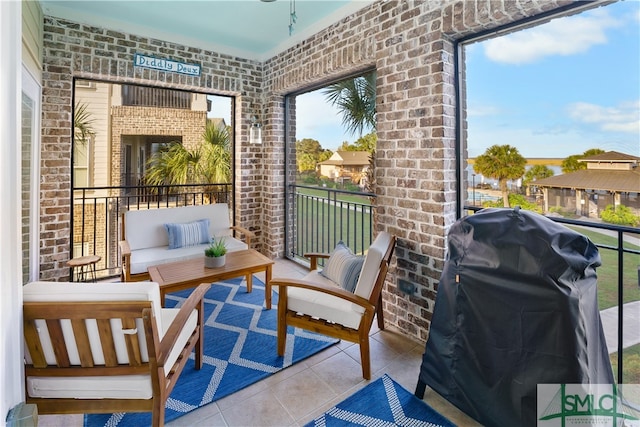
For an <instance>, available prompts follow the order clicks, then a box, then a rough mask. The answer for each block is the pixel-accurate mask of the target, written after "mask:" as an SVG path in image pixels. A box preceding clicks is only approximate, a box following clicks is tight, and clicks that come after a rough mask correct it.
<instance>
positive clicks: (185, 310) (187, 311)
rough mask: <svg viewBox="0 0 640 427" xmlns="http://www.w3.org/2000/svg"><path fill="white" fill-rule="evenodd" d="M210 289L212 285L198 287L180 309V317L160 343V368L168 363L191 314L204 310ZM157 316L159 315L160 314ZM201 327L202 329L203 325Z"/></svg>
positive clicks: (175, 320) (204, 284)
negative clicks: (203, 305)
mask: <svg viewBox="0 0 640 427" xmlns="http://www.w3.org/2000/svg"><path fill="white" fill-rule="evenodd" d="M209 288H211V283H202V284H201V285H198V287H197V288H195V289H194V291H193V292H191V295H189V298H187V300H186V301H185V302H184V304H182V306H181V307H180V311H179V312H178V315H177V316H176V318H175V319H174V320H173V322H172V323H171V326H169V329H168V330H167V333H166V334H164V337H162V341H161V342H160V356H159V357H158V366H164V364H165V363H166V361H167V357H169V354H170V353H171V350H172V349H173V347H174V346H175V344H176V341H177V339H178V336H179V335H180V332H182V328H183V327H184V324H185V323H186V321H187V319H188V318H189V316H190V315H191V312H192V311H193V310H194V309H195V308H198V309H200V310H202V308H203V307H202V300H203V299H204V294H206V293H207V291H208V290H209ZM157 315H159V313H158V314H157ZM199 326H200V327H202V325H199Z"/></svg>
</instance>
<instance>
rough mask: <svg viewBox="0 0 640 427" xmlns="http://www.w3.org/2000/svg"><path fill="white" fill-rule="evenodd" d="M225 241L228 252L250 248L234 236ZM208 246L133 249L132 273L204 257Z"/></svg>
mask: <svg viewBox="0 0 640 427" xmlns="http://www.w3.org/2000/svg"><path fill="white" fill-rule="evenodd" d="M224 243H225V245H226V246H227V252H234V251H240V250H245V249H249V247H248V246H247V244H246V243H244V242H243V241H241V240H238V239H235V238H233V237H225V239H224ZM208 247H209V244H204V245H197V246H187V247H184V248H179V249H169V247H168V246H161V247H157V248H146V249H139V250H137V251H132V252H131V266H130V273H131V274H139V273H146V272H147V271H148V269H149V267H151V266H153V265H160V264H166V263H169V262H176V261H184V260H187V259H194V258H198V257H204V250H205V249H206V248H208Z"/></svg>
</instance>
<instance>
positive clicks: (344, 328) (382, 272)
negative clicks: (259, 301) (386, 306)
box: [271, 232, 396, 379]
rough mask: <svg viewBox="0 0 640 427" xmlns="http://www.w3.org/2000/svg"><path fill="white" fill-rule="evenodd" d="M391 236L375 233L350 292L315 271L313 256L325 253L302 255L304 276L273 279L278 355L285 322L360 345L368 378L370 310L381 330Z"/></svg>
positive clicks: (283, 336) (392, 244) (280, 353)
mask: <svg viewBox="0 0 640 427" xmlns="http://www.w3.org/2000/svg"><path fill="white" fill-rule="evenodd" d="M395 242H396V238H395V236H392V235H390V234H389V233H386V232H381V233H380V234H378V236H377V237H376V239H375V240H374V242H373V243H372V244H371V246H370V247H369V249H368V251H367V254H366V257H365V259H364V263H363V265H362V270H361V272H360V277H359V279H358V281H357V284H356V287H355V290H354V292H349V291H348V290H345V289H343V288H342V287H341V286H340V284H338V283H335V282H333V281H332V280H330V279H328V278H327V277H325V276H323V275H321V274H320V272H319V271H318V270H316V268H317V258H321V257H324V258H328V257H329V255H328V254H307V255H306V256H309V257H310V258H311V272H309V274H307V275H306V276H305V277H304V278H303V279H301V280H300V279H284V278H276V279H272V280H271V285H272V286H279V291H278V354H279V355H280V356H283V355H284V352H285V344H286V342H285V340H286V332H287V326H294V327H299V328H303V329H307V330H310V331H314V332H318V333H321V334H325V335H329V336H332V337H336V338H340V339H344V340H347V341H351V342H355V343H357V344H359V345H360V359H361V363H362V376H363V377H364V378H365V379H371V362H370V356H369V331H370V329H371V324H372V323H373V318H374V316H375V314H376V313H377V314H378V326H379V327H380V329H384V320H383V318H382V305H381V293H382V285H383V284H384V280H385V277H386V275H387V269H388V268H389V263H390V262H391V256H392V255H393V250H394V248H395Z"/></svg>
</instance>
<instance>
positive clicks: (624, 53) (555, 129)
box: [214, 0, 640, 158]
mask: <svg viewBox="0 0 640 427" xmlns="http://www.w3.org/2000/svg"><path fill="white" fill-rule="evenodd" d="M465 55H466V62H465V64H466V83H467V88H466V89H467V105H468V108H467V114H468V116H467V119H468V127H469V132H468V134H469V140H468V145H469V157H476V156H478V155H480V154H482V153H484V151H485V150H486V149H487V148H488V147H490V146H491V145H494V144H498V145H504V144H509V145H512V146H514V147H516V148H518V151H519V152H520V154H521V155H523V156H524V157H529V158H533V157H542V158H565V157H568V156H570V155H573V154H582V153H583V152H584V151H586V150H588V149H591V148H601V149H603V150H605V151H612V150H613V151H619V152H623V153H627V154H631V155H635V156H640V0H626V1H620V2H616V3H613V4H611V5H607V6H604V7H599V8H597V9H593V10H590V11H586V12H582V13H580V14H578V15H574V16H568V17H563V18H557V19H554V20H552V21H550V22H549V23H546V24H542V25H538V26H536V27H534V28H530V29H526V30H520V31H517V32H515V33H511V34H507V35H504V36H501V37H498V38H493V39H488V40H485V41H482V42H476V43H473V44H469V45H467V46H466V47H465ZM215 108H216V103H215V102H214V109H215ZM296 109H297V111H296V118H297V123H296V125H297V132H296V138H297V139H303V138H312V139H315V140H317V141H319V142H320V144H321V145H322V147H323V148H325V149H330V150H333V151H335V150H336V149H337V148H338V147H339V146H340V145H341V144H342V142H343V141H348V142H349V143H353V142H354V141H355V140H357V139H358V138H359V136H360V135H353V134H349V133H346V132H345V130H344V127H343V126H342V116H341V115H340V113H339V111H338V110H337V109H336V108H334V107H332V106H331V105H330V104H329V103H328V102H326V100H325V96H324V95H323V94H322V90H317V91H314V92H309V93H306V94H303V95H299V96H298V97H297V99H296ZM223 111H229V108H228V107H226V108H223ZM222 114H223V113H220V115H218V117H226V116H224V115H222ZM227 116H228V114H227ZM225 120H227V123H229V119H228V118H227V119H225ZM364 133H365V134H366V133H367V132H366V131H365V132H364Z"/></svg>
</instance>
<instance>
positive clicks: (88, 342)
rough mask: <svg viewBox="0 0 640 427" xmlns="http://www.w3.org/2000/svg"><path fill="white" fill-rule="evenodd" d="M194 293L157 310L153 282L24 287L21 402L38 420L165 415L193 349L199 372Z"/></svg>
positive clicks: (198, 302)
mask: <svg viewBox="0 0 640 427" xmlns="http://www.w3.org/2000/svg"><path fill="white" fill-rule="evenodd" d="M210 287H211V285H210V284H202V285H200V286H198V287H197V288H196V289H195V290H194V291H193V292H192V293H191V295H190V296H189V298H188V299H187V300H186V301H185V302H184V304H183V305H182V306H181V307H180V308H161V307H160V290H159V288H158V284H157V283H152V282H139V283H126V284H125V283H98V284H87V283H55V282H33V283H29V284H27V285H26V286H24V288H23V289H24V338H25V364H26V366H25V376H26V389H27V396H26V401H27V403H32V404H36V405H37V407H38V412H39V413H40V414H73V413H110V412H152V424H153V426H162V425H163V424H164V408H165V403H166V400H167V397H168V396H169V394H170V393H171V390H172V389H173V386H174V385H175V383H176V381H177V379H178V376H179V375H180V373H181V372H182V370H183V368H184V367H185V364H186V363H187V361H188V360H189V355H190V354H191V351H192V350H193V349H194V348H195V349H196V353H195V368H196V369H200V368H201V367H202V353H203V339H202V338H203V337H202V331H203V308H202V300H203V297H204V294H205V293H206V291H207V290H208V289H209V288H210Z"/></svg>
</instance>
